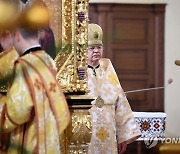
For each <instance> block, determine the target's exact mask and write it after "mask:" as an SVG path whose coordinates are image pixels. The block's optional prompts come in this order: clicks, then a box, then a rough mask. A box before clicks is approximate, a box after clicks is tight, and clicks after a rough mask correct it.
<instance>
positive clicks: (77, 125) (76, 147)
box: [61, 106, 92, 154]
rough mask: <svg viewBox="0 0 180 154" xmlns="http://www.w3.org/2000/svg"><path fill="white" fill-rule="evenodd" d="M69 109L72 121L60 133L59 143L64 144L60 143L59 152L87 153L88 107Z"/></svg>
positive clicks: (89, 135) (89, 122)
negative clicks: (61, 133) (62, 132)
mask: <svg viewBox="0 0 180 154" xmlns="http://www.w3.org/2000/svg"><path fill="white" fill-rule="evenodd" d="M79 107H80V106H79ZM83 107H84V106H83ZM70 111H71V117H72V121H71V123H70V125H69V126H68V128H67V129H66V130H65V132H64V134H63V135H62V139H61V143H64V144H61V152H63V153H66V154H81V153H83V154H87V153H88V144H89V143H90V139H91V127H92V126H91V116H90V114H89V111H88V109H74V108H70ZM63 136H64V137H63ZM64 139H65V140H64Z"/></svg>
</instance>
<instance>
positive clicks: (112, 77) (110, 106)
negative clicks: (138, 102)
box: [88, 58, 141, 154]
mask: <svg viewBox="0 0 180 154" xmlns="http://www.w3.org/2000/svg"><path fill="white" fill-rule="evenodd" d="M95 72H96V76H95V75H93V74H94V72H93V69H91V68H88V86H89V89H90V93H89V94H90V95H95V96H97V97H98V96H101V98H102V99H103V100H104V106H103V107H102V108H99V107H97V106H96V104H95V103H96V101H95V100H94V101H93V102H92V108H91V109H90V114H91V118H92V137H91V142H90V145H89V154H117V153H118V152H117V145H118V144H120V143H122V142H124V141H126V142H127V143H130V142H132V141H134V140H135V139H137V138H138V137H140V135H141V133H140V130H139V129H138V125H137V123H136V120H135V118H134V116H133V114H132V111H131V108H130V106H129V103H128V101H127V99H126V96H125V94H124V92H123V89H122V88H121V85H120V83H119V80H118V77H117V75H116V72H115V70H114V68H113V66H112V64H111V62H110V60H109V59H105V58H102V59H101V60H100V67H98V68H97V69H96V70H95Z"/></svg>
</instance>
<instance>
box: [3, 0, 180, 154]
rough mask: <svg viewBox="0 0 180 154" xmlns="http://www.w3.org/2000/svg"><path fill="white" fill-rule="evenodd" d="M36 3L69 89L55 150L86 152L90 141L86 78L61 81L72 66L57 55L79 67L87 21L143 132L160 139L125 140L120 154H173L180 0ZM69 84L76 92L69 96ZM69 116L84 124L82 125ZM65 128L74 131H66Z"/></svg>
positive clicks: (179, 103) (22, 1) (178, 129)
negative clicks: (67, 115)
mask: <svg viewBox="0 0 180 154" xmlns="http://www.w3.org/2000/svg"><path fill="white" fill-rule="evenodd" d="M16 1H17V3H18V4H19V9H20V10H23V9H25V8H26V7H27V6H28V5H30V4H31V3H32V2H33V1H35V0H19V1H18V0H16ZM42 1H43V2H44V3H45V4H46V6H47V8H48V10H49V13H50V23H49V26H50V28H51V30H52V32H53V35H54V41H55V47H56V56H55V58H54V60H55V62H56V65H57V69H58V74H57V75H58V76H57V78H58V80H59V82H60V84H62V86H63V87H65V93H67V94H68V93H69V95H67V97H66V98H67V102H68V103H69V107H70V111H71V113H72V125H71V126H69V127H68V128H67V130H65V132H64V134H63V135H62V136H61V141H62V151H63V152H62V153H73V154H75V153H79V154H80V153H87V146H88V143H89V141H90V138H91V132H89V131H90V128H91V126H90V122H89V118H90V117H89V113H88V109H89V108H90V103H89V102H88V101H87V100H89V101H90V100H92V99H93V98H89V97H86V96H83V95H84V93H86V92H87V91H88V90H87V89H88V87H87V86H86V85H85V83H86V82H87V79H86V80H82V81H81V80H77V81H76V83H75V85H74V83H70V82H66V81H65V75H66V73H67V72H68V71H69V72H70V71H72V68H70V67H69V65H67V62H66V61H65V59H68V60H69V61H68V64H69V63H70V65H75V64H74V63H73V62H74V61H75V58H73V54H74V55H75V56H76V57H77V59H76V62H77V64H76V67H78V68H82V67H86V62H85V59H86V58H85V57H86V54H85V53H84V51H85V52H86V50H87V46H86V45H87V39H88V38H87V25H88V24H89V23H96V24H99V25H100V26H101V27H102V30H103V35H104V37H103V46H104V51H103V57H106V58H109V59H110V60H111V62H112V64H113V66H114V68H115V70H116V73H117V76H118V78H119V81H120V84H121V86H122V87H123V90H124V92H125V94H126V97H127V99H128V101H129V104H130V106H131V108H132V111H133V113H134V116H135V117H136V118H137V120H139V121H138V123H139V126H140V127H141V130H142V131H143V133H144V134H145V136H146V135H148V131H147V130H148V129H152V130H150V131H152V132H153V133H155V134H156V135H157V136H158V137H159V138H161V137H165V138H166V139H165V140H162V139H160V140H159V142H158V143H154V145H152V143H149V140H148V141H147V142H146V140H145V139H143V138H142V139H139V140H137V141H135V142H133V143H131V144H130V145H128V147H127V150H126V152H125V154H146V153H147V154H154V153H158V154H178V153H180V122H179V120H178V117H180V112H179V109H180V94H179V92H180V79H179V76H180V63H179V60H180V45H179V44H180V28H179V27H180V9H179V6H180V1H179V0H42ZM63 51H64V52H63ZM82 53H83V54H82ZM77 55H78V56H77ZM177 60H178V63H177ZM175 61H176V64H175ZM78 62H79V63H78ZM0 67H2V66H0ZM63 73H64V74H63ZM76 73H77V72H76ZM62 74H63V75H62ZM74 89H76V90H77V91H78V92H79V93H76V95H73V94H72V91H73V90H74ZM81 118H82V119H81ZM153 118H157V121H158V122H154V121H153ZM76 120H77V121H78V120H79V121H78V122H79V123H81V124H82V125H86V126H85V127H87V128H85V127H83V129H82V128H81V127H80V124H78V122H77V121H76ZM81 120H82V121H81ZM83 120H84V122H83ZM73 127H74V128H76V129H77V130H78V129H79V131H80V132H73V133H74V134H73V133H72V132H71V131H73ZM147 127H148V128H147ZM70 132H71V133H70ZM160 133H162V134H160ZM69 134H71V135H74V136H73V137H70V135H69ZM83 135H84V136H83ZM67 138H68V139H67ZM66 139H67V141H66ZM173 139H174V140H176V141H177V142H176V141H175V142H173ZM148 144H149V146H152V147H148ZM69 145H70V146H69Z"/></svg>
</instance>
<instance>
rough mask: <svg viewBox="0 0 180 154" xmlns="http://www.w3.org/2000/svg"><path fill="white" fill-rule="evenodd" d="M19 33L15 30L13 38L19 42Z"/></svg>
mask: <svg viewBox="0 0 180 154" xmlns="http://www.w3.org/2000/svg"><path fill="white" fill-rule="evenodd" d="M20 37H21V36H20V33H19V32H18V31H16V32H14V39H15V40H16V41H17V42H19V40H20Z"/></svg>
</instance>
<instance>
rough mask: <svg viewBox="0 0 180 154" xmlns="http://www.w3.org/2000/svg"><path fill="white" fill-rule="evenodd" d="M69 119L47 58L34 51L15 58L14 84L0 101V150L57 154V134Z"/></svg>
mask: <svg viewBox="0 0 180 154" xmlns="http://www.w3.org/2000/svg"><path fill="white" fill-rule="evenodd" d="M69 119H70V116H69V110H68V106H67V103H66V100H65V98H64V94H63V93H62V91H61V89H60V86H59V83H58V82H57V80H56V70H55V64H54V63H53V60H52V59H51V58H50V57H49V55H47V54H46V53H45V52H44V51H37V52H33V53H29V54H26V55H24V56H22V57H20V58H18V60H17V61H16V64H15V78H14V81H13V83H12V85H11V87H10V89H9V90H8V94H7V97H6V98H2V99H1V100H0V120H1V121H0V129H1V133H0V137H1V144H0V146H1V150H6V151H5V153H8V154H11V153H12V154H16V153H27V152H29V153H36V154H58V153H60V141H59V134H60V133H61V132H62V131H63V130H64V129H65V128H66V126H67V125H68V122H69ZM9 138H10V140H9ZM3 143H4V144H6V145H3ZM7 143H9V144H8V147H6V146H7ZM1 153H2V152H1Z"/></svg>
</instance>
